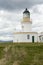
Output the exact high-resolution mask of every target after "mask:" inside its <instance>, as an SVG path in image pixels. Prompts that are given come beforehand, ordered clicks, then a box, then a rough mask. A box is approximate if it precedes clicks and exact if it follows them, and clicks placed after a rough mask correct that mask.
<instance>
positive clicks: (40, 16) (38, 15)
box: [30, 4, 43, 32]
mask: <svg viewBox="0 0 43 65" xmlns="http://www.w3.org/2000/svg"><path fill="white" fill-rule="evenodd" d="M30 11H31V18H32V22H33V24H32V25H33V26H32V27H33V30H34V31H37V32H43V4H41V5H39V4H38V5H35V6H33V7H32V8H31V9H30Z"/></svg>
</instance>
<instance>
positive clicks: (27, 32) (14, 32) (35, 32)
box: [14, 32, 38, 34]
mask: <svg viewBox="0 0 43 65" xmlns="http://www.w3.org/2000/svg"><path fill="white" fill-rule="evenodd" d="M14 34H38V33H37V32H14Z"/></svg>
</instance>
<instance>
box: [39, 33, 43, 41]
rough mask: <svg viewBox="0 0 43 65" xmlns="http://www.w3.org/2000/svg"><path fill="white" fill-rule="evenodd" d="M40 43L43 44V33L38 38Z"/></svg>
mask: <svg viewBox="0 0 43 65" xmlns="http://www.w3.org/2000/svg"><path fill="white" fill-rule="evenodd" d="M38 42H43V32H41V33H40V34H39V36H38Z"/></svg>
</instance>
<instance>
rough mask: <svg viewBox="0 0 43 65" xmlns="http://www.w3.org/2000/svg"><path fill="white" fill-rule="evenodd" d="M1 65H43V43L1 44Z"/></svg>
mask: <svg viewBox="0 0 43 65" xmlns="http://www.w3.org/2000/svg"><path fill="white" fill-rule="evenodd" d="M3 58H4V60H3V61H2V63H1V60H2V59H3ZM0 65H43V43H29V44H28V43H25V44H24V43H0Z"/></svg>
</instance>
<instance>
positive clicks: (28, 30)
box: [13, 8, 38, 43]
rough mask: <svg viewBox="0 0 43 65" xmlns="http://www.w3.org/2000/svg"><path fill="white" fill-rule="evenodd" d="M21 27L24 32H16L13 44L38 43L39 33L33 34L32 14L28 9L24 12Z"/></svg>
mask: <svg viewBox="0 0 43 65" xmlns="http://www.w3.org/2000/svg"><path fill="white" fill-rule="evenodd" d="M21 25H22V32H14V38H13V42H33V43H34V42H38V33H37V32H32V21H31V20H30V12H29V11H28V10H27V8H26V9H25V11H24V12H23V21H22V22H21Z"/></svg>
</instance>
